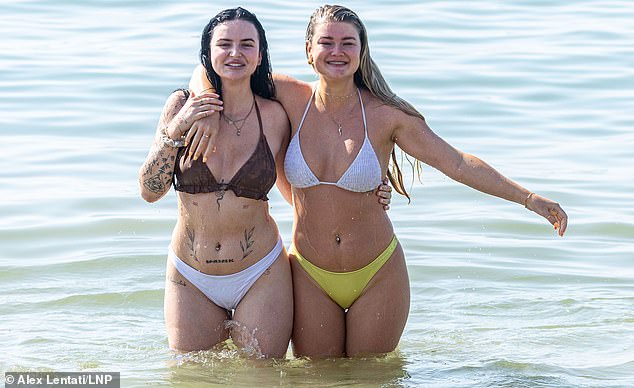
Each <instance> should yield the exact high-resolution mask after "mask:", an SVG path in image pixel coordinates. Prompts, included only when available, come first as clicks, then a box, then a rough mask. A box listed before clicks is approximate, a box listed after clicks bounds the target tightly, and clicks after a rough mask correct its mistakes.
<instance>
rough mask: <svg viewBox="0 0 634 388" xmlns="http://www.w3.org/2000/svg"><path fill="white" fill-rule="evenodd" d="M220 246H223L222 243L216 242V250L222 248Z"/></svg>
mask: <svg viewBox="0 0 634 388" xmlns="http://www.w3.org/2000/svg"><path fill="white" fill-rule="evenodd" d="M220 248H222V246H221V245H220V243H217V244H216V252H218V251H219V250H220Z"/></svg>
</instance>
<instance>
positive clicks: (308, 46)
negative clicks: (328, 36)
mask: <svg viewBox="0 0 634 388" xmlns="http://www.w3.org/2000/svg"><path fill="white" fill-rule="evenodd" d="M306 56H307V57H308V64H309V65H312V64H313V47H312V45H311V44H310V42H309V41H306Z"/></svg>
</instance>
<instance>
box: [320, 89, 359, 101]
mask: <svg viewBox="0 0 634 388" xmlns="http://www.w3.org/2000/svg"><path fill="white" fill-rule="evenodd" d="M320 90H321V89H320ZM321 91H322V92H323V93H324V94H325V95H326V96H328V97H330V98H334V99H335V100H347V99H348V98H350V97H352V96H354V92H352V93H350V94H347V95H345V96H336V95H334V94H330V93H328V92H326V91H325V90H321Z"/></svg>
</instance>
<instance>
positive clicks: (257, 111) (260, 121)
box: [253, 95, 264, 135]
mask: <svg viewBox="0 0 634 388" xmlns="http://www.w3.org/2000/svg"><path fill="white" fill-rule="evenodd" d="M253 105H255V113H256V114H257V115H258V124H259V125H260V135H263V134H264V129H263V128H262V116H260V108H258V102H257V101H256V99H255V95H254V96H253Z"/></svg>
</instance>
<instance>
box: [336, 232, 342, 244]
mask: <svg viewBox="0 0 634 388" xmlns="http://www.w3.org/2000/svg"><path fill="white" fill-rule="evenodd" d="M335 241H336V242H337V244H341V237H340V236H339V234H335Z"/></svg>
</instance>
